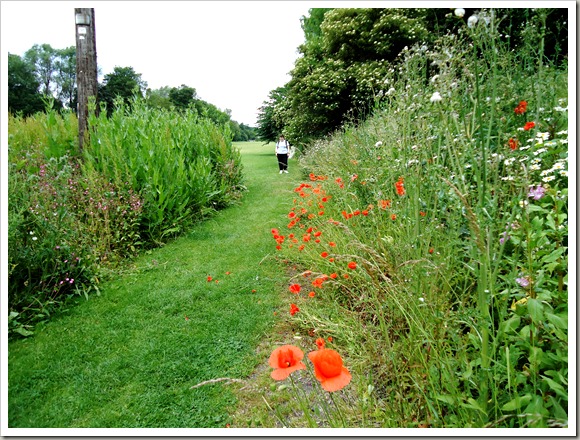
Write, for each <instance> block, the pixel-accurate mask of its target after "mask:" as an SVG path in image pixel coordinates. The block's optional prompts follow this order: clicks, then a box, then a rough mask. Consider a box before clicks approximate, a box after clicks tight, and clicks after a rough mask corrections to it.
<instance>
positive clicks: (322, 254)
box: [320, 251, 328, 258]
mask: <svg viewBox="0 0 580 440" xmlns="http://www.w3.org/2000/svg"><path fill="white" fill-rule="evenodd" d="M320 256H321V257H322V258H326V257H328V252H326V251H325V252H322V253H321V254H320Z"/></svg>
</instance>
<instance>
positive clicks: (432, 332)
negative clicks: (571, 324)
mask: <svg viewBox="0 0 580 440" xmlns="http://www.w3.org/2000/svg"><path fill="white" fill-rule="evenodd" d="M496 12H497V11H490V12H488V13H487V15H486V14H482V15H480V16H479V22H478V25H477V26H475V27H473V28H467V27H466V28H465V29H464V30H463V33H462V34H460V35H459V36H446V37H443V38H441V39H440V40H439V41H438V42H437V44H436V45H435V46H434V47H432V48H428V47H426V46H416V47H412V48H409V49H407V50H405V51H404V52H403V53H402V54H401V56H400V63H399V64H398V67H397V68H393V69H392V71H391V74H390V76H389V78H387V81H388V83H389V84H390V87H391V89H390V90H389V93H388V95H389V103H388V105H387V106H385V107H384V108H382V109H380V110H378V111H377V113H376V115H375V116H374V117H372V118H371V119H370V120H368V121H366V123H364V124H362V125H361V126H359V127H352V126H349V127H345V128H344V130H343V131H342V132H341V133H338V134H336V135H335V136H334V137H333V138H332V139H330V140H328V141H321V142H318V143H316V144H315V145H313V146H312V147H311V148H310V150H309V151H307V153H306V154H305V155H304V156H303V157H302V158H301V164H302V166H303V167H304V170H305V173H306V175H309V176H310V179H309V181H307V182H306V183H304V184H303V185H301V186H300V187H298V188H296V193H297V195H296V197H295V198H294V202H293V206H292V208H291V210H290V212H289V216H290V217H291V220H290V223H289V224H288V225H287V226H286V228H287V229H285V228H284V229H282V228H281V229H280V231H279V232H278V234H277V235H278V237H280V236H281V237H283V238H282V239H280V238H278V240H277V241H278V245H279V247H280V250H281V252H282V253H283V254H284V255H285V256H286V257H287V258H289V259H291V260H292V261H295V262H296V263H297V264H299V265H300V267H302V269H303V270H304V272H303V273H302V274H299V275H297V276H296V277H295V278H294V280H293V281H296V280H299V281H300V282H301V283H302V284H305V285H309V284H310V283H311V282H312V280H313V279H315V278H321V279H322V280H323V284H322V287H321V288H317V287H315V286H309V287H310V289H309V290H313V291H314V292H315V298H310V297H307V298H302V299H300V300H299V302H296V299H295V298H293V300H294V302H296V304H297V305H298V307H299V308H300V313H297V314H296V315H295V316H294V318H293V319H294V322H295V323H296V325H298V326H299V327H300V328H301V329H302V330H303V331H305V332H310V333H311V334H312V333H314V334H315V335H316V336H323V337H326V336H332V337H333V338H334V341H335V342H336V343H337V344H340V345H342V346H343V347H344V348H346V349H347V351H348V353H349V355H348V356H347V357H348V358H349V359H348V361H347V362H348V363H349V364H350V365H351V366H352V369H353V370H354V371H355V372H356V373H357V374H356V377H357V379H358V386H359V387H360V388H359V390H361V391H360V392H361V393H362V394H364V395H365V396H366V397H365V399H360V403H359V404H360V407H358V408H353V407H352V406H351V408H350V410H351V417H352V420H351V423H352V424H353V425H358V424H359V423H360V422H359V421H358V419H360V417H359V415H360V412H361V411H363V412H370V414H367V417H365V418H364V420H365V422H364V423H365V425H366V426H383V427H395V426H398V427H409V426H429V427H547V426H565V425H567V419H568V415H567V411H568V391H567V388H568V359H567V344H568V337H567V328H568V324H567V317H568V307H567V303H568V292H567V233H568V232H567V231H568V223H567V215H568V214H567V197H568V181H567V169H568V168H567V138H568V136H567V112H566V107H567V69H566V66H552V65H549V64H548V63H546V62H545V60H544V59H543V54H542V50H541V47H542V33H541V29H539V28H538V29H536V32H530V35H529V36H528V41H527V46H526V48H525V49H522V50H521V51H518V52H512V51H509V50H508V49H507V44H506V36H504V35H499V34H498V33H497V31H496V28H497V20H498V17H497V16H496ZM537 13H538V14H540V15H542V14H544V11H542V10H538V11H537ZM544 20H545V16H544ZM540 21H541V20H540ZM534 48H540V49H539V50H534ZM522 57H525V60H522ZM524 61H525V62H524ZM521 66H528V68H526V69H523V68H522V67H521ZM522 101H526V104H525V105H524V104H522ZM522 110H523V111H522ZM532 122H533V123H534V124H531V123H532ZM314 232H317V233H318V241H315V240H312V239H311V238H312V237H310V236H308V235H309V234H313V233H314ZM350 261H354V262H356V263H357V268H356V270H354V271H353V270H349V269H348V268H347V263H348V262H350ZM331 275H332V276H331ZM314 285H316V283H314ZM319 285H320V284H319ZM353 376H354V374H353ZM353 380H354V379H353ZM369 387H370V388H369ZM370 389H372V390H373V399H374V400H373V408H372V409H371V410H370V411H369V408H368V399H369V392H368V391H367V390H370ZM363 401H364V402H367V403H365V405H367V406H365V407H364V408H363V403H362V402H363Z"/></svg>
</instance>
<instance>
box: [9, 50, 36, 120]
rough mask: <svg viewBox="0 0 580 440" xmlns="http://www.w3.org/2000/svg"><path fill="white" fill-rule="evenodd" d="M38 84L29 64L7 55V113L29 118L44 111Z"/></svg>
mask: <svg viewBox="0 0 580 440" xmlns="http://www.w3.org/2000/svg"><path fill="white" fill-rule="evenodd" d="M39 87H40V84H39V83H38V80H37V78H36V76H35V75H34V70H33V68H32V67H31V66H30V64H28V63H26V62H25V61H24V60H23V59H22V58H21V57H19V56H18V55H14V54H10V53H9V54H8V111H9V112H11V113H22V115H23V116H29V115H32V114H34V113H36V112H40V111H43V110H44V104H43V101H42V95H41V94H40V93H39V92H38V89H39Z"/></svg>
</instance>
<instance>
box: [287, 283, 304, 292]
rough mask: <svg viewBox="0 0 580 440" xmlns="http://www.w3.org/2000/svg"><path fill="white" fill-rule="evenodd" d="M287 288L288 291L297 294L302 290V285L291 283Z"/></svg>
mask: <svg viewBox="0 0 580 440" xmlns="http://www.w3.org/2000/svg"><path fill="white" fill-rule="evenodd" d="M288 289H290V292H292V293H296V294H298V293H300V290H302V286H300V284H292V285H291V286H290V287H289V288H288Z"/></svg>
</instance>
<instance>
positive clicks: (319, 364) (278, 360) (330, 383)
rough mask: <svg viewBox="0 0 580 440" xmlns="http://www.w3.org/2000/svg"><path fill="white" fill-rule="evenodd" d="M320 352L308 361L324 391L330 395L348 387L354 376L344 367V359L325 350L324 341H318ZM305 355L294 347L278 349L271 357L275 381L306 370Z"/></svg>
mask: <svg viewBox="0 0 580 440" xmlns="http://www.w3.org/2000/svg"><path fill="white" fill-rule="evenodd" d="M316 345H317V347H318V350H314V351H311V352H310V353H308V359H310V361H311V362H312V365H313V366H314V376H315V377H316V379H318V381H319V382H320V385H321V386H322V389H323V390H325V391H328V392H330V393H332V392H335V391H339V390H341V389H343V388H344V387H345V386H347V385H348V384H349V383H350V381H351V379H352V375H351V374H350V372H349V371H348V369H347V368H346V367H345V366H344V365H343V361H342V357H341V356H340V354H338V352H336V351H335V350H332V349H330V348H324V340H323V339H322V338H319V339H318V340H317V341H316ZM303 358H304V353H303V352H302V350H300V348H298V347H296V346H294V345H283V346H281V347H278V348H276V349H275V350H274V351H273V352H272V354H271V355H270V359H269V364H270V366H271V367H272V368H274V370H273V371H272V373H271V374H270V375H271V377H272V379H274V380H284V379H287V378H288V377H289V376H290V374H292V373H293V372H294V371H298V370H305V369H306V365H305V364H304V363H303V362H302V359H303Z"/></svg>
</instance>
